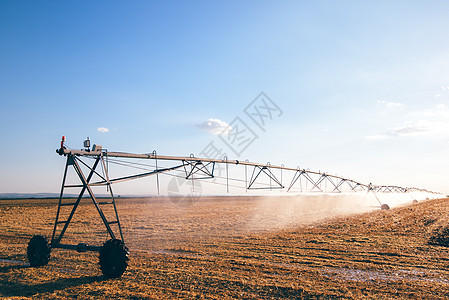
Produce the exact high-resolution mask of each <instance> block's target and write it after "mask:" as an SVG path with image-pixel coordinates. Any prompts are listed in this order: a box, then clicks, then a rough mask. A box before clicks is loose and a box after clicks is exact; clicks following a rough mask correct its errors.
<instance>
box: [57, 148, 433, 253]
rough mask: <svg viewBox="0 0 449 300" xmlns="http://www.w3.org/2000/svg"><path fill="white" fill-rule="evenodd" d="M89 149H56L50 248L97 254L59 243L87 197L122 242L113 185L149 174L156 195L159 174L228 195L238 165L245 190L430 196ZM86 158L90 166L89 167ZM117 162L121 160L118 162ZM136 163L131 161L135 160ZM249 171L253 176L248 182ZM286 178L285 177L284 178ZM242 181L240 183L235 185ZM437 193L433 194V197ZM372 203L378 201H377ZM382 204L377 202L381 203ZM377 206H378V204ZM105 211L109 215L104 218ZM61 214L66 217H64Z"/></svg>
mask: <svg viewBox="0 0 449 300" xmlns="http://www.w3.org/2000/svg"><path fill="white" fill-rule="evenodd" d="M94 149H95V146H94V148H93V150H90V147H87V148H86V149H85V150H71V149H67V148H66V147H65V146H64V145H63V142H62V143H61V148H60V149H58V150H57V152H58V154H59V155H61V156H65V157H67V160H66V165H65V170H64V177H63V181H62V187H61V193H60V197H59V205H58V210H57V214H56V220H55V224H54V229H53V235H52V239H51V247H53V248H63V249H74V250H77V251H79V252H83V251H98V250H99V249H100V248H99V247H98V246H89V245H87V244H84V243H80V244H78V245H70V244H62V243H61V240H62V238H63V236H64V234H65V232H66V230H67V228H68V226H69V224H70V222H71V221H72V218H73V216H74V213H75V211H76V210H77V208H78V206H79V204H80V202H81V200H82V198H83V197H84V195H85V194H86V193H87V194H88V196H89V197H90V199H91V200H92V202H93V204H94V205H95V208H96V210H97V211H98V213H99V215H100V217H101V220H102V222H103V224H104V225H105V227H106V231H107V234H108V236H109V237H110V238H111V239H115V238H121V240H123V234H122V228H121V225H120V220H119V216H118V213H117V209H116V204H115V197H114V194H113V191H112V185H113V184H115V183H119V182H124V181H129V180H134V179H138V178H144V177H148V176H152V175H156V176H157V188H158V192H159V177H158V176H159V174H162V173H173V172H176V171H177V172H178V173H179V172H181V173H182V174H183V176H182V177H183V178H184V179H186V180H192V181H193V180H207V179H213V178H222V179H226V186H227V191H228V192H229V186H230V183H229V182H230V181H231V180H237V179H232V178H230V177H229V173H228V166H229V165H239V166H243V167H244V168H245V180H244V183H245V189H246V190H260V189H270V190H272V189H280V190H282V189H286V191H287V192H329V193H341V192H347V191H353V192H357V191H366V192H368V193H369V192H372V193H374V195H376V193H410V192H415V191H418V192H426V193H434V192H431V191H428V190H425V189H419V188H404V187H399V186H384V185H382V186H378V185H372V184H363V183H360V182H357V181H354V180H351V179H348V178H343V177H340V176H336V175H329V174H325V173H321V172H314V171H310V170H305V169H300V168H299V167H298V168H296V169H293V168H288V167H285V166H284V165H281V166H276V165H270V164H269V163H267V164H259V163H252V162H249V161H238V160H228V159H227V157H225V158H224V159H209V158H196V157H194V156H193V155H190V156H189V157H180V156H160V155H157V153H156V151H153V152H152V153H151V154H133V153H123V152H108V151H106V150H102V149H101V148H100V149H97V150H94ZM88 159H90V163H88V162H87V161H88ZM117 159H123V160H120V161H118V160H117ZM133 159H134V161H133ZM136 160H137V161H138V162H136ZM142 160H152V161H153V162H154V165H152V166H153V167H152V168H151V169H148V164H142V163H139V162H141V161H142ZM158 161H167V162H171V163H172V164H174V165H173V166H170V167H163V168H161V167H158ZM110 163H116V164H118V165H122V166H125V167H130V166H132V167H134V168H137V169H141V171H139V172H133V174H131V175H127V176H120V177H115V178H111V177H110V174H109V164H110ZM217 166H222V167H223V166H224V167H225V171H226V172H225V173H226V176H225V177H223V176H221V177H220V176H216V175H215V173H216V170H217ZM248 168H249V169H250V170H249V171H251V168H252V173H251V176H250V178H249V180H248V174H249V172H248ZM70 169H73V170H74V172H75V174H76V176H75V178H78V179H79V183H78V184H68V183H67V182H66V181H67V180H66V179H67V174H68V172H69V170H70ZM282 172H284V173H286V172H289V173H293V176H292V178H291V180H290V183H289V184H288V187H287V185H284V184H283V183H282V181H283V173H282ZM284 177H285V176H284ZM239 181H241V182H242V181H243V180H239ZM99 186H106V188H107V190H108V192H109V195H110V197H108V199H107V201H100V199H98V197H96V195H95V193H94V191H93V189H94V188H96V187H99ZM68 188H77V189H78V190H79V194H78V196H77V197H76V199H71V200H70V199H66V198H65V197H63V194H64V190H65V189H68ZM434 194H436V193H434ZM376 199H377V200H378V201H379V199H378V198H377V196H376ZM379 203H380V201H379ZM380 204H381V203H380ZM108 209H109V215H107V213H105V211H107V210H108ZM64 210H65V212H64Z"/></svg>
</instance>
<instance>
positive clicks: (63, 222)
mask: <svg viewBox="0 0 449 300" xmlns="http://www.w3.org/2000/svg"><path fill="white" fill-rule="evenodd" d="M65 223H67V221H58V222H56V224H65Z"/></svg>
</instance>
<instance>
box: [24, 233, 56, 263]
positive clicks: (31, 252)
mask: <svg viewBox="0 0 449 300" xmlns="http://www.w3.org/2000/svg"><path fill="white" fill-rule="evenodd" d="M50 253H51V247H50V245H49V244H48V241H47V238H46V237H44V236H42V235H35V236H33V237H32V238H31V240H30V241H29V243H28V247H27V256H28V261H29V262H30V266H31V267H41V266H45V265H46V264H48V261H49V260H50Z"/></svg>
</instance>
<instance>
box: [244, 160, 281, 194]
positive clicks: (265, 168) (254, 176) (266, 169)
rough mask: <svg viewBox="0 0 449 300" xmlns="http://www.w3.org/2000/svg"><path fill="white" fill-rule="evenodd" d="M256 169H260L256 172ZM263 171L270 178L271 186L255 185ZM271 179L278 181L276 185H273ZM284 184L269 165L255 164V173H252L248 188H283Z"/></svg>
mask: <svg viewBox="0 0 449 300" xmlns="http://www.w3.org/2000/svg"><path fill="white" fill-rule="evenodd" d="M256 170H259V171H258V172H257V174H256ZM261 173H265V174H266V175H267V176H268V177H269V178H270V186H269V187H253V184H254V183H255V182H256V180H257V178H258V177H259V175H260V174H261ZM271 181H274V182H275V183H276V185H275V186H271ZM283 188H284V186H283V185H282V183H281V182H280V181H279V180H278V179H277V178H276V176H275V175H274V174H273V172H271V170H270V167H269V166H258V165H256V166H254V169H253V173H252V175H251V179H250V181H249V185H248V187H247V189H248V190H256V189H259V190H260V189H283Z"/></svg>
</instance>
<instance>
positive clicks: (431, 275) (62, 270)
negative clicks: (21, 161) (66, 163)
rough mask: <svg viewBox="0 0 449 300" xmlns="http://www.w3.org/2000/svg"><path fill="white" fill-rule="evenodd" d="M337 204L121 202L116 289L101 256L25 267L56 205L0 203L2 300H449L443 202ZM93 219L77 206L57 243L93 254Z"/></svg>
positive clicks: (97, 230)
mask: <svg viewBox="0 0 449 300" xmlns="http://www.w3.org/2000/svg"><path fill="white" fill-rule="evenodd" d="M335 199H337V198H333V199H324V200H323V199H321V200H316V201H314V202H313V201H312V202H310V201H306V202H304V201H303V202H298V201H297V199H294V198H279V199H277V198H270V199H264V198H258V197H252V198H251V197H248V198H243V197H238V198H232V199H231V198H225V197H223V198H202V199H200V200H198V201H196V202H194V203H192V202H189V203H175V202H176V201H170V199H168V198H159V199H119V200H118V201H117V206H118V211H119V213H120V218H121V222H122V226H123V230H124V237H125V242H126V245H127V246H128V247H129V249H130V261H129V266H128V268H127V270H126V272H125V273H124V275H123V276H122V277H120V278H117V279H106V278H104V277H103V276H102V275H101V271H100V269H99V267H98V253H96V252H86V253H77V252H76V251H70V250H61V249H54V250H53V251H52V253H51V259H50V262H49V264H48V265H46V266H44V267H40V268H31V267H29V265H28V263H27V258H26V247H27V243H28V241H29V240H30V238H31V237H32V236H33V235H34V234H43V235H46V236H50V235H51V232H52V229H53V222H54V215H55V213H56V208H57V200H54V199H53V200H52V199H49V200H0V230H1V231H0V232H1V239H0V296H1V297H4V298H7V299H27V298H35V299H72V298H76V299H98V298H104V299H179V298H195V299H204V298H205V299H281V298H287V299H301V298H303V299H421V298H427V299H447V298H448V297H449V248H447V247H445V246H442V245H439V244H444V241H445V236H444V235H443V234H445V233H446V232H448V231H449V230H444V229H445V227H446V226H447V225H448V224H449V218H448V211H449V199H438V200H429V201H425V202H420V203H417V204H413V205H412V204H410V205H408V206H401V207H397V208H394V209H391V210H387V211H381V210H378V209H376V210H371V211H369V212H364V213H354V211H351V209H349V208H352V207H353V205H346V206H347V207H346V209H342V207H345V206H344V205H343V206H342V205H340V206H339V205H336V204H335V205H333V204H332V203H335V202H337V203H338V201H335ZM298 203H299V204H298ZM279 207H283V209H280V208H279ZM334 213H338V214H340V216H337V217H331V216H332V215H333V214H334ZM347 213H351V214H350V215H346V216H343V215H342V214H347ZM99 221H100V220H99V217H98V215H97V212H96V211H95V209H94V207H93V205H91V202H89V200H88V199H85V200H83V203H82V205H81V206H80V207H79V210H78V211H77V212H76V214H75V217H74V220H73V224H71V226H70V227H69V230H68V235H67V240H66V241H64V242H73V243H78V242H87V243H89V244H92V245H95V244H97V245H100V244H101V243H102V242H104V241H105V239H106V238H107V236H106V234H105V230H104V226H102V225H101V224H100V222H99ZM438 233H439V234H440V235H439V236H438ZM429 240H430V241H431V243H429Z"/></svg>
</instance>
